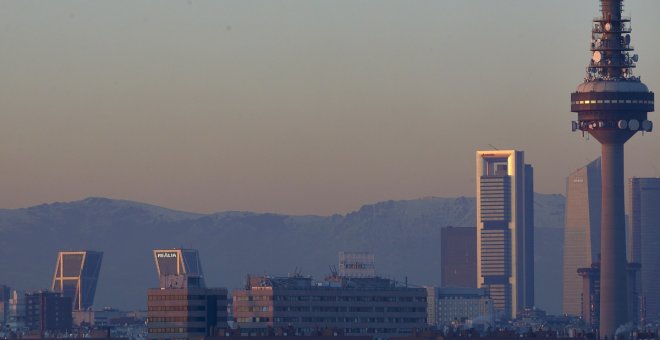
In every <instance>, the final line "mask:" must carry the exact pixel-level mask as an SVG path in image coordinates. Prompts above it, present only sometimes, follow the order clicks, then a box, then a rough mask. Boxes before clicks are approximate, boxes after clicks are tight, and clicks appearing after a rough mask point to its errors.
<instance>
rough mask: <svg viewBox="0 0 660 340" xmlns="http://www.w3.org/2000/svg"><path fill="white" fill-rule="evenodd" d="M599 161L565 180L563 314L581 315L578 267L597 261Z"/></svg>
mask: <svg viewBox="0 0 660 340" xmlns="http://www.w3.org/2000/svg"><path fill="white" fill-rule="evenodd" d="M600 201H601V178H600V158H598V159H596V160H594V161H593V162H590V163H589V164H587V165H586V166H584V167H582V168H580V169H577V170H575V171H574V172H573V173H571V174H570V175H568V178H567V179H566V208H565V212H566V214H565V227H564V268H563V271H564V278H563V288H564V289H563V291H564V296H563V301H562V308H563V312H564V314H568V315H574V316H578V315H581V314H582V313H583V310H584V308H583V306H582V305H581V303H580V301H581V299H580V296H581V294H582V291H583V290H582V285H583V283H582V281H583V280H582V278H581V276H580V274H578V268H588V267H590V266H591V264H592V263H596V262H598V261H599V259H598V257H599V254H600Z"/></svg>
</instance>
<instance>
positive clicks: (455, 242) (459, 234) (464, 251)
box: [440, 227, 477, 288]
mask: <svg viewBox="0 0 660 340" xmlns="http://www.w3.org/2000/svg"><path fill="white" fill-rule="evenodd" d="M440 253H441V255H440V271H441V277H440V280H441V281H440V285H441V287H443V288H445V287H464V288H477V228H474V227H463V228H454V227H446V228H442V229H441V230H440Z"/></svg>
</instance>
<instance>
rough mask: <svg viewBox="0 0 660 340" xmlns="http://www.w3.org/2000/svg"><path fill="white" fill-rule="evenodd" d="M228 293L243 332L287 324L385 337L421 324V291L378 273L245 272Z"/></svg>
mask: <svg viewBox="0 0 660 340" xmlns="http://www.w3.org/2000/svg"><path fill="white" fill-rule="evenodd" d="M232 296H233V307H232V308H233V309H232V310H233V315H234V320H235V322H236V324H237V325H238V327H239V328H240V330H241V332H242V333H243V334H245V335H259V334H268V329H273V328H275V329H278V328H282V329H287V328H289V329H292V330H293V332H294V333H295V334H297V335H310V334H313V333H314V332H316V331H318V330H319V329H336V330H338V331H339V333H343V334H344V335H356V336H365V335H366V336H374V337H378V338H389V337H393V336H402V335H410V334H411V333H412V332H413V331H415V330H421V329H424V328H426V327H427V324H426V308H427V303H426V290H425V289H424V288H410V287H405V286H402V285H400V284H398V283H396V282H394V281H392V280H388V279H384V278H378V277H375V278H348V277H341V276H333V277H330V278H328V279H327V280H326V281H325V282H320V283H317V282H313V281H312V278H311V277H302V276H299V275H297V276H293V277H269V276H251V277H248V280H247V283H246V288H245V289H242V290H234V291H233V292H232ZM295 334H294V335H295Z"/></svg>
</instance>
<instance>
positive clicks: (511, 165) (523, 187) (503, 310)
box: [476, 150, 534, 318]
mask: <svg viewBox="0 0 660 340" xmlns="http://www.w3.org/2000/svg"><path fill="white" fill-rule="evenodd" d="M476 170H477V178H476V183H477V284H478V286H479V287H480V288H486V289H487V290H488V292H489V294H490V296H491V298H492V299H493V302H494V304H495V310H496V311H497V312H498V313H500V316H503V317H505V318H515V317H516V315H517V314H518V313H519V312H521V311H522V310H523V308H525V307H530V308H531V307H534V234H533V233H534V224H533V209H534V197H533V192H534V188H533V184H532V183H533V169H532V167H531V165H528V164H525V162H524V153H523V152H522V151H516V150H493V151H477V169H476Z"/></svg>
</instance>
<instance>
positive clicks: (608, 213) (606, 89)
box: [571, 0, 654, 339]
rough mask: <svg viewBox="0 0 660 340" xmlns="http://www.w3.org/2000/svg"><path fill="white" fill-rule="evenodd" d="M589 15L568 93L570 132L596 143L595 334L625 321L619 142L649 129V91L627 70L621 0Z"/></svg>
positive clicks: (607, 1) (631, 59) (629, 60)
mask: <svg viewBox="0 0 660 340" xmlns="http://www.w3.org/2000/svg"><path fill="white" fill-rule="evenodd" d="M600 9H601V16H600V17H597V18H595V19H594V20H593V28H592V33H591V37H592V38H591V52H592V57H591V60H590V62H589V65H588V66H587V72H586V77H585V79H584V82H583V83H582V84H580V85H579V86H578V87H577V90H576V91H575V92H573V93H572V94H571V111H572V112H577V114H578V120H577V121H573V122H572V128H573V131H581V132H582V134H583V135H584V133H585V132H587V133H589V134H590V135H592V136H593V137H594V138H596V140H598V142H600V144H601V148H602V170H601V171H602V176H601V178H602V202H601V204H602V205H601V249H600V253H601V274H600V275H601V276H600V282H601V283H600V284H601V287H600V303H601V307H600V309H601V310H600V335H601V336H602V337H604V336H607V337H608V338H610V339H611V338H612V336H614V335H615V333H616V330H617V328H618V327H620V326H622V325H624V324H626V323H627V322H629V321H632V320H628V313H627V309H628V308H627V301H626V291H627V289H626V243H625V239H626V238H625V211H624V209H625V208H624V172H623V164H624V162H623V159H624V157H623V145H624V143H625V142H626V141H627V140H628V139H630V138H631V137H632V136H633V135H634V134H635V133H637V132H638V131H643V132H651V131H652V130H653V123H652V122H651V121H649V120H648V119H647V114H648V112H652V111H654V94H653V92H650V91H649V89H648V87H646V85H644V84H643V83H642V82H641V79H640V77H637V76H635V75H634V74H633V69H634V68H635V66H636V63H637V61H638V56H637V55H636V54H633V53H632V52H633V50H634V49H633V47H632V46H631V45H630V33H631V31H632V29H631V26H630V18H628V17H624V16H622V13H623V0H600Z"/></svg>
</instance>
